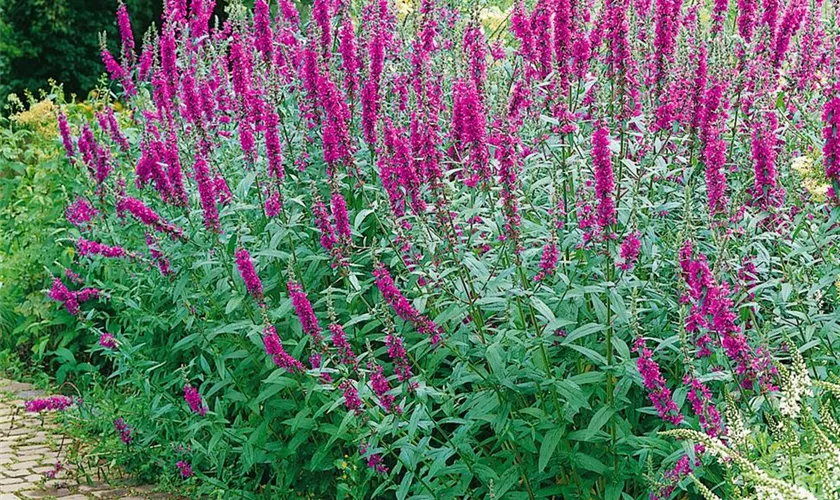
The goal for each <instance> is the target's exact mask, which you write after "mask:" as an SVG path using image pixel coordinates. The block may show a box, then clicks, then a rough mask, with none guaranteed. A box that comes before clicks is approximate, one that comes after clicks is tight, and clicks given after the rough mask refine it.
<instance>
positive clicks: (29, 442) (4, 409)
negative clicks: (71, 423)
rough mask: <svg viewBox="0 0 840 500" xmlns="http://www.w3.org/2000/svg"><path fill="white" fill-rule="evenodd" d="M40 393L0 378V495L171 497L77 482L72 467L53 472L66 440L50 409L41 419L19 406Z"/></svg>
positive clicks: (1, 499)
mask: <svg viewBox="0 0 840 500" xmlns="http://www.w3.org/2000/svg"><path fill="white" fill-rule="evenodd" d="M43 396H44V393H43V392H42V391H38V390H36V389H35V388H34V387H33V386H32V385H30V384H24V383H20V382H14V381H11V380H7V379H3V378H0V500H19V499H28V498H44V499H51V498H60V499H62V500H85V499H115V498H121V499H125V500H140V499H151V498H154V499H163V498H172V497H170V496H168V495H166V494H162V493H153V492H152V491H151V487H147V486H141V487H137V486H127V485H119V486H113V485H110V484H106V483H104V482H93V483H88V484H79V483H77V482H76V481H74V480H73V479H71V477H72V471H68V470H66V469H64V468H62V469H61V470H59V471H57V472H56V470H55V467H56V462H59V461H62V462H63V460H62V459H63V458H64V452H65V450H66V447H67V445H68V443H67V442H66V440H65V438H64V436H63V435H62V434H61V433H60V432H59V431H58V429H57V427H56V425H55V424H52V423H50V418H49V416H48V415H47V416H46V418H45V419H44V421H43V422H42V420H41V418H40V417H39V416H38V415H37V414H32V413H27V412H26V410H25V409H24V406H23V404H24V401H26V400H28V399H33V398H37V397H43ZM51 476H52V477H51Z"/></svg>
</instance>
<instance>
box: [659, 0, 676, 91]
mask: <svg viewBox="0 0 840 500" xmlns="http://www.w3.org/2000/svg"><path fill="white" fill-rule="evenodd" d="M681 8H682V0H656V33H655V35H654V39H653V47H654V49H653V50H654V55H653V60H654V62H655V67H654V74H653V83H654V84H655V85H657V86H658V85H660V83H661V82H662V81H663V80H664V79H665V78H666V76H667V74H668V64H669V63H672V62H673V60H674V53H675V51H676V49H677V33H678V32H679V29H680V10H681Z"/></svg>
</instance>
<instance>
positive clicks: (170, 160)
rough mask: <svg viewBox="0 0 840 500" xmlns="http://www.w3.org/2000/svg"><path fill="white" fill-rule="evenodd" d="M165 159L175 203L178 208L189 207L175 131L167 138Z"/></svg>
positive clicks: (164, 151)
mask: <svg viewBox="0 0 840 500" xmlns="http://www.w3.org/2000/svg"><path fill="white" fill-rule="evenodd" d="M163 158H164V160H165V161H166V176H167V178H168V179H169V185H170V186H171V188H170V189H171V192H172V195H173V198H174V200H173V201H174V202H175V204H176V205H178V206H181V207H186V206H188V205H189V196H188V195H187V190H186V188H185V187H184V173H183V170H181V158H180V156H179V155H178V139H177V136H176V135H175V131H170V132H169V133H168V134H167V136H166V144H165V145H164V149H163Z"/></svg>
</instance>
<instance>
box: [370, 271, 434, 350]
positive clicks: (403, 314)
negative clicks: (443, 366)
mask: <svg viewBox="0 0 840 500" xmlns="http://www.w3.org/2000/svg"><path fill="white" fill-rule="evenodd" d="M373 276H374V278H375V279H374V281H375V282H376V287H377V288H379V291H380V292H382V296H383V297H385V301H386V302H388V304H389V305H390V306H391V307H392V308H393V309H394V312H395V313H397V316H399V317H400V318H402V319H403V320H405V321H408V322H410V323H413V324H414V326H415V328H417V331H419V332H420V333H422V334H424V335H429V336H431V339H432V344H437V343H438V342H440V335H441V330H440V327H439V326H438V325H436V324H435V323H434V322H433V321H432V320H430V319H429V318H427V317H426V316H425V315H422V314H420V312H419V311H417V309H415V308H414V306H412V305H411V303H410V302H409V301H408V299H407V298H405V295H403V294H402V292H400V291H399V289H398V288H397V286H396V285H395V284H394V280H393V278H391V273H389V272H388V269H387V268H386V267H385V265H384V264H382V263H381V262H378V263H377V264H376V265H375V266H374V270H373Z"/></svg>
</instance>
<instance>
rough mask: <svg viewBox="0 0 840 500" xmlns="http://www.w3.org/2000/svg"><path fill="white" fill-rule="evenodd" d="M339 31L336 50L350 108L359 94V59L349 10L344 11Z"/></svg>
mask: <svg viewBox="0 0 840 500" xmlns="http://www.w3.org/2000/svg"><path fill="white" fill-rule="evenodd" d="M339 30H340V31H339V35H338V36H339V47H338V50H339V52H340V53H341V69H342V71H343V72H344V91H345V92H346V93H347V97H348V100H349V101H350V103H351V106H352V103H353V102H355V99H356V97H357V94H358V92H359V90H358V89H359V59H358V56H357V55H356V31H355V28H354V27H353V19H352V17H351V16H350V10H349V9H345V10H344V13H343V15H342V17H341V27H340V28H339Z"/></svg>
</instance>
